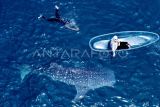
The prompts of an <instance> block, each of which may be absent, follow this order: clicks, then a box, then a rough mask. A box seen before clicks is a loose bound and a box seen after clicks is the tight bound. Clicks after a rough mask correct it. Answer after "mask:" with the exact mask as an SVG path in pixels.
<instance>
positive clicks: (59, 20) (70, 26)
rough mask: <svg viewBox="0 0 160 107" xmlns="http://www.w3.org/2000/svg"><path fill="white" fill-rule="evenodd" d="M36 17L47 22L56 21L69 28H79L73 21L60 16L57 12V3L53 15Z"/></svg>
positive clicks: (75, 29)
mask: <svg viewBox="0 0 160 107" xmlns="http://www.w3.org/2000/svg"><path fill="white" fill-rule="evenodd" d="M38 19H44V20H46V21H48V22H57V23H59V24H61V25H63V26H65V27H66V28H68V29H70V30H74V31H79V28H78V27H77V26H76V25H75V23H73V22H71V21H68V20H65V19H63V18H61V16H60V14H59V7H58V6H57V5H55V17H50V18H46V17H45V16H43V15H40V16H39V17H38Z"/></svg>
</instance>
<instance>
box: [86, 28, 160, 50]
mask: <svg viewBox="0 0 160 107" xmlns="http://www.w3.org/2000/svg"><path fill="white" fill-rule="evenodd" d="M114 35H117V36H118V38H119V41H122V42H128V43H129V44H130V45H131V47H130V48H129V49H120V50H117V51H123V50H132V49H137V48H141V47H145V46H148V45H150V44H152V43H155V42H156V41H158V40H159V35H158V34H157V33H153V32H148V31H122V32H114V33H108V34H103V35H99V36H96V37H93V38H92V39H91V40H90V41H89V46H90V48H91V49H92V50H93V51H98V52H110V51H111V50H110V49H109V48H108V45H109V41H110V40H111V38H112V37H113V36H114Z"/></svg>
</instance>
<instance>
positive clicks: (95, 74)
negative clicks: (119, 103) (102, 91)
mask: <svg viewBox="0 0 160 107" xmlns="http://www.w3.org/2000/svg"><path fill="white" fill-rule="evenodd" d="M48 72H50V73H51V75H52V78H53V79H54V80H59V81H62V82H65V83H67V84H71V85H75V87H76V90H77V95H76V97H75V99H78V98H80V97H82V96H84V95H85V93H86V92H87V91H88V90H90V89H96V88H100V87H103V86H109V87H113V85H114V84H115V75H114V72H113V71H112V70H111V69H109V68H103V69H100V70H98V71H97V70H95V71H93V70H85V69H80V68H66V67H63V66H61V65H58V64H56V63H52V64H51V66H50V67H49V68H48Z"/></svg>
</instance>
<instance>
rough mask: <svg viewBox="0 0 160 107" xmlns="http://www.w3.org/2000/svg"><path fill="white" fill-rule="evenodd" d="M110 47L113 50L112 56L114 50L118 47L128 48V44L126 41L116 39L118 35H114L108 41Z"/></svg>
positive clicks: (118, 48)
mask: <svg viewBox="0 0 160 107" xmlns="http://www.w3.org/2000/svg"><path fill="white" fill-rule="evenodd" d="M109 45H110V48H111V50H112V52H113V57H115V55H116V53H115V51H116V50H120V49H129V48H130V44H129V43H128V42H122V41H119V40H118V37H117V36H116V35H115V36H113V38H112V39H111V40H110V42H109Z"/></svg>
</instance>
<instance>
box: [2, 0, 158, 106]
mask: <svg viewBox="0 0 160 107" xmlns="http://www.w3.org/2000/svg"><path fill="white" fill-rule="evenodd" d="M54 5H59V7H60V13H61V15H62V17H64V18H67V19H72V20H74V21H75V22H76V24H77V26H79V28H80V31H79V32H75V31H71V30H68V29H66V28H64V27H62V26H61V25H59V24H57V23H49V22H45V21H39V20H37V17H38V16H39V15H40V14H44V15H45V16H48V17H49V16H52V15H53V14H54ZM136 30H138V31H151V32H155V33H158V34H159V31H160V1H159V0H152V1H151V0H128V1H126V0H79V1H78V0H69V1H67V0H60V1H54V0H27V1H26V0H15V1H11V0H0V107H159V106H160V42H159V41H158V42H156V43H154V44H151V45H150V46H147V47H143V48H140V49H137V50H133V51H127V52H122V53H119V54H118V55H117V56H116V57H115V58H110V56H108V55H106V57H105V58H104V56H105V55H100V56H99V54H97V53H96V54H95V53H94V55H93V56H92V54H93V53H92V52H91V50H90V48H89V45H88V42H89V40H90V39H91V38H92V37H94V36H97V35H100V34H106V33H111V32H118V31H136ZM77 51H78V52H79V54H78V56H77V55H76V54H75V53H76V52H77ZM73 52H74V53H73ZM84 53H85V54H84ZM87 53H88V54H87ZM102 56H103V57H102ZM77 94H78V95H80V96H78V97H80V98H78V99H75V97H76V95H77Z"/></svg>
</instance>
